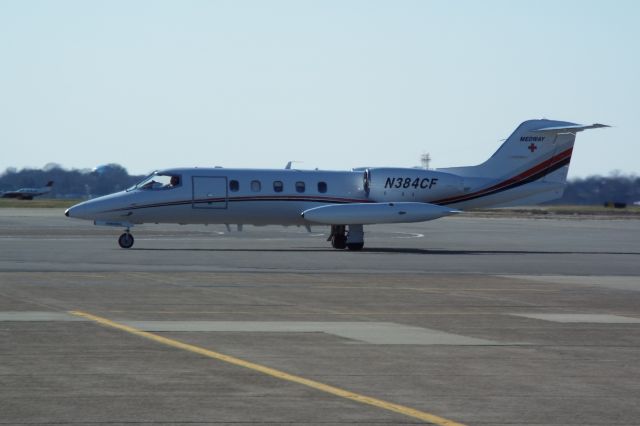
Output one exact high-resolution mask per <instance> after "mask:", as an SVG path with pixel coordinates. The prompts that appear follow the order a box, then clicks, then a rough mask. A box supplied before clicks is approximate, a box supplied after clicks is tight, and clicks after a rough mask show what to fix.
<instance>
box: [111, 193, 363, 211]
mask: <svg viewBox="0 0 640 426" xmlns="http://www.w3.org/2000/svg"><path fill="white" fill-rule="evenodd" d="M239 201H297V202H309V203H323V204H351V203H371V202H372V201H371V200H361V199H352V198H333V197H313V196H295V195H293V196H280V197H277V196H276V197H273V196H254V197H230V198H207V199H199V200H180V201H170V202H164V203H153V204H144V205H138V206H130V207H121V208H117V209H112V210H107V212H117V211H129V210H140V209H148V208H154V207H170V206H181V205H188V204H209V203H224V202H230V203H231V202H239Z"/></svg>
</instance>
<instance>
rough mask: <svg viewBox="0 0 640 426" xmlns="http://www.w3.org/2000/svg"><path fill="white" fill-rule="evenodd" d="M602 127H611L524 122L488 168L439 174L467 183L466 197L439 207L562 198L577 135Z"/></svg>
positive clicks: (490, 204) (484, 166)
mask: <svg viewBox="0 0 640 426" xmlns="http://www.w3.org/2000/svg"><path fill="white" fill-rule="evenodd" d="M601 127H609V126H606V125H604V124H597V123H596V124H591V125H582V124H576V123H569V122H566V121H554V120H529V121H525V122H524V123H522V124H520V126H518V128H517V129H516V130H515V131H514V132H513V133H512V134H511V136H509V138H507V140H506V141H505V142H504V143H503V144H502V146H500V148H498V150H497V151H496V152H495V153H494V154H493V155H492V156H491V157H490V158H489V159H488V160H487V161H485V162H484V163H482V164H480V165H477V166H470V167H450V168H446V169H438V170H439V171H443V172H447V173H452V174H456V175H458V176H462V177H463V178H464V179H465V182H466V184H465V190H466V194H464V195H461V196H456V197H451V198H449V199H446V200H441V201H440V202H441V203H443V204H447V205H451V206H455V207H459V208H463V209H469V208H479V207H499V206H509V205H519V206H520V205H527V204H538V203H542V202H545V201H550V200H554V199H557V198H560V197H562V193H563V192H564V187H565V184H566V181H567V173H568V171H569V163H570V161H571V154H572V153H573V144H574V142H575V140H576V134H577V133H578V132H581V131H583V130H587V129H597V128H601Z"/></svg>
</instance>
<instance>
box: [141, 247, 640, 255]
mask: <svg viewBox="0 0 640 426" xmlns="http://www.w3.org/2000/svg"><path fill="white" fill-rule="evenodd" d="M129 250H131V251H180V252H227V253H234V252H238V253H245V252H248V253H299V252H310V253H315V252H317V253H327V252H337V251H338V250H334V249H332V248H324V249H319V248H315V247H313V248H311V247H299V248H287V249H279V248H272V249H258V248H170V247H160V248H158V247H154V248H131V249H129ZM340 252H343V253H344V252H350V251H349V250H340ZM350 253H353V254H359V253H363V254H364V253H382V254H416V255H449V256H451V255H505V254H507V255H531V254H563V255H566V254H579V255H629V256H640V252H607V251H552V250H429V249H419V248H397V247H380V248H377V247H371V248H364V249H362V250H361V251H355V252H350Z"/></svg>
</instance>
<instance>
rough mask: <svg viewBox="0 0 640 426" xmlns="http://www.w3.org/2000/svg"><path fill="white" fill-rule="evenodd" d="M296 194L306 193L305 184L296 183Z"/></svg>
mask: <svg viewBox="0 0 640 426" xmlns="http://www.w3.org/2000/svg"><path fill="white" fill-rule="evenodd" d="M296 192H304V182H302V181H298V182H296Z"/></svg>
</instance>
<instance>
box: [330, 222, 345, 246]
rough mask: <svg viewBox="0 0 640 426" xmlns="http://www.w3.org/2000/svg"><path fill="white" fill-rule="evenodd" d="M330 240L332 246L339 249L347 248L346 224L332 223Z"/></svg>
mask: <svg viewBox="0 0 640 426" xmlns="http://www.w3.org/2000/svg"><path fill="white" fill-rule="evenodd" d="M328 241H331V247H333V248H334V249H338V250H344V249H345V248H347V235H346V229H345V226H344V225H331V235H329V238H328Z"/></svg>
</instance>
